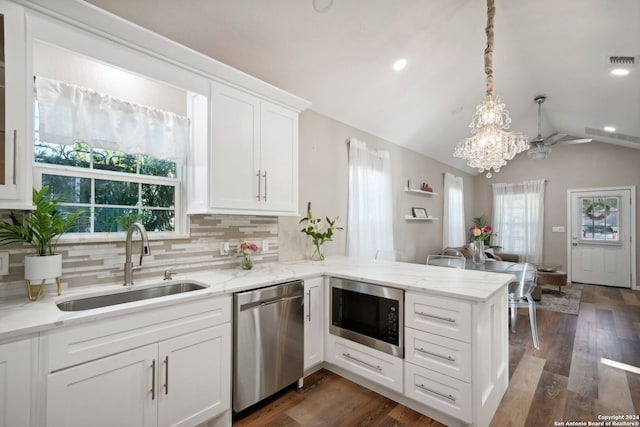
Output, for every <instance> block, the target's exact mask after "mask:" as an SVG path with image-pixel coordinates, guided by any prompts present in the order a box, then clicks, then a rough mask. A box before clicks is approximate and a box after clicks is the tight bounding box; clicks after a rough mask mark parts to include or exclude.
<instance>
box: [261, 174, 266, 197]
mask: <svg viewBox="0 0 640 427" xmlns="http://www.w3.org/2000/svg"><path fill="white" fill-rule="evenodd" d="M262 176H263V177H264V201H265V202H266V201H267V171H264V175H262Z"/></svg>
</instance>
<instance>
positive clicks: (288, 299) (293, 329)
mask: <svg viewBox="0 0 640 427" xmlns="http://www.w3.org/2000/svg"><path fill="white" fill-rule="evenodd" d="M303 296H304V284H303V282H302V281H295V282H287V283H283V284H281V285H276V286H270V287H268V288H261V289H255V290H251V291H247V292H239V293H236V294H234V298H233V301H234V334H233V342H234V356H233V410H234V411H235V412H239V411H242V410H243V409H245V408H248V407H249V406H251V405H253V404H254V403H257V402H259V401H260V400H262V399H264V398H265V397H268V396H270V395H272V394H273V393H275V392H277V391H279V390H282V389H283V388H284V387H286V386H288V385H290V384H292V383H294V382H296V381H298V380H299V379H300V378H302V376H303V371H304V318H303V316H304V298H303Z"/></svg>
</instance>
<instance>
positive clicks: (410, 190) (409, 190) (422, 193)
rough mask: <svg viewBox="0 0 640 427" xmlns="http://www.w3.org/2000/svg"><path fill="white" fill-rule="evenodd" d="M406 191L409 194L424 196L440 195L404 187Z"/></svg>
mask: <svg viewBox="0 0 640 427" xmlns="http://www.w3.org/2000/svg"><path fill="white" fill-rule="evenodd" d="M404 191H406V192H407V193H415V194H421V195H423V196H437V195H438V193H432V192H430V191H422V190H414V189H411V188H409V187H404Z"/></svg>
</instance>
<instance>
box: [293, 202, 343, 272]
mask: <svg viewBox="0 0 640 427" xmlns="http://www.w3.org/2000/svg"><path fill="white" fill-rule="evenodd" d="M325 221H326V223H327V226H326V230H325V231H321V230H322V229H323V228H325V224H324V222H325ZM303 223H304V224H305V226H304V228H303V229H302V230H300V231H302V232H303V233H304V234H306V235H307V236H311V238H312V239H313V248H314V250H313V253H312V254H311V259H312V260H314V261H322V260H323V259H324V254H323V253H322V244H323V243H324V242H326V241H330V240H331V237H333V233H334V230H335V231H338V230H342V227H340V217H339V216H336V217H335V218H333V219H332V220H331V219H329V217H325V220H324V221H323V220H322V218H314V217H313V214H312V213H311V202H309V203H307V216H306V218H302V219H301V220H300V222H299V223H298V224H303Z"/></svg>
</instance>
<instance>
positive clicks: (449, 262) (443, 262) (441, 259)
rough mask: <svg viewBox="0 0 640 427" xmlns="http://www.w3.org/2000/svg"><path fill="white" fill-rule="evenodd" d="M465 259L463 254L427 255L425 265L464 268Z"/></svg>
mask: <svg viewBox="0 0 640 427" xmlns="http://www.w3.org/2000/svg"><path fill="white" fill-rule="evenodd" d="M465 261H466V259H465V258H464V257H463V256H452V255H428V256H427V265H437V266H438V267H449V268H464V264H465Z"/></svg>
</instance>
